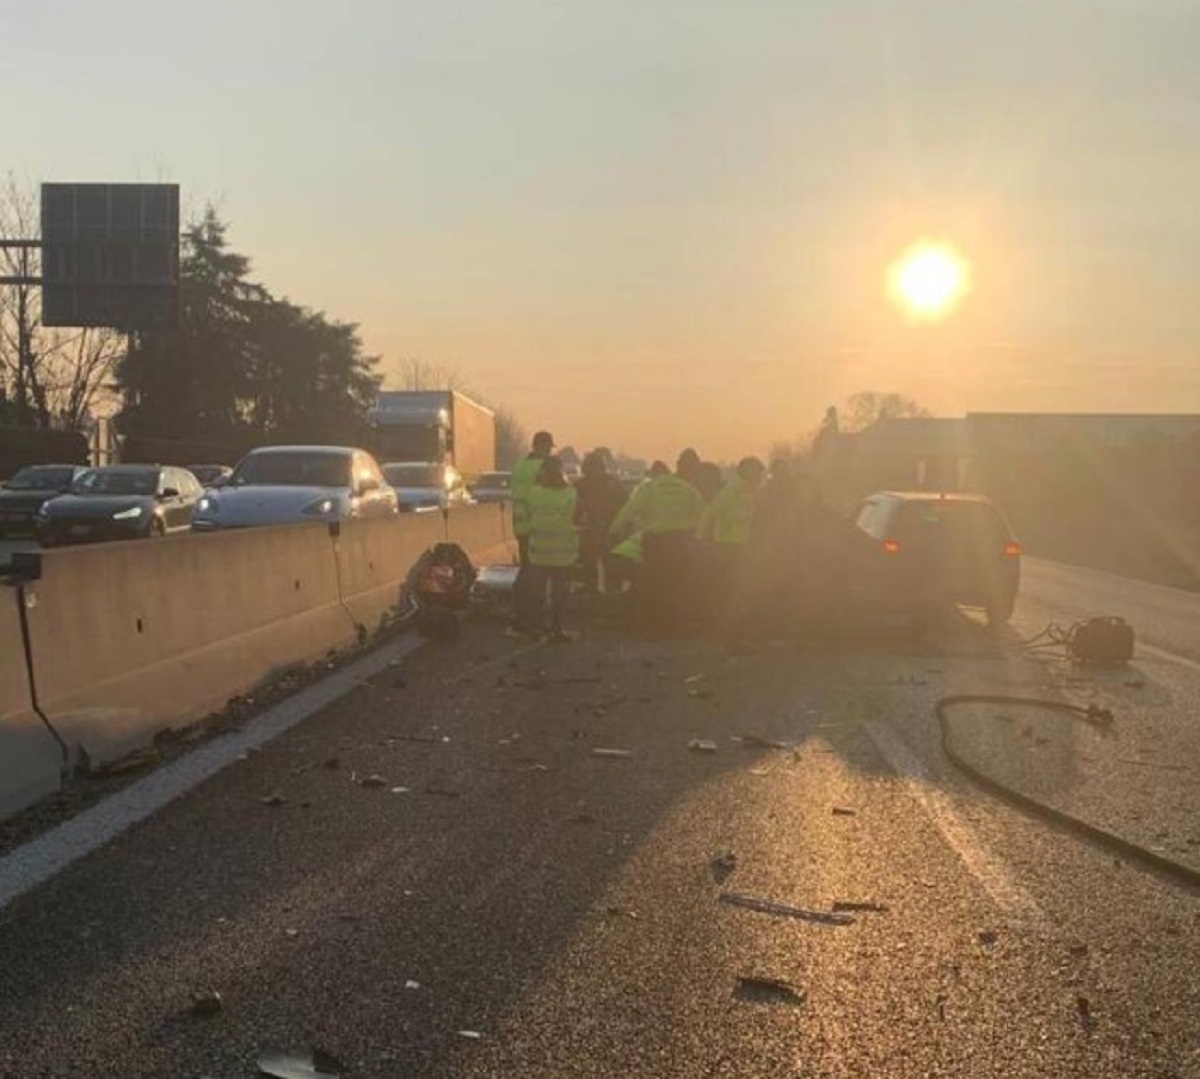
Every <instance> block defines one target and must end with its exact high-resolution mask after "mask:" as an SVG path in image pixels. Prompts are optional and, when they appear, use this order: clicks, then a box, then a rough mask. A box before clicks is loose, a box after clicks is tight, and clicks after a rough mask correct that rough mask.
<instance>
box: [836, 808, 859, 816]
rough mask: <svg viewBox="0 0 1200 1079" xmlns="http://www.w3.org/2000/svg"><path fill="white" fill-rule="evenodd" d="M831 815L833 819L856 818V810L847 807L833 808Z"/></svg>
mask: <svg viewBox="0 0 1200 1079" xmlns="http://www.w3.org/2000/svg"><path fill="white" fill-rule="evenodd" d="M833 815H834V816H835V817H857V816H858V810H857V809H851V808H850V807H849V806H834V807H833Z"/></svg>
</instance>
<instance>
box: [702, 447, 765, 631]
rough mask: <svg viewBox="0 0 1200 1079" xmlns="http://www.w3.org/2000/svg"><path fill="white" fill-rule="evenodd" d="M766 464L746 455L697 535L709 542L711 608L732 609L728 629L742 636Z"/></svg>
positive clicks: (706, 513)
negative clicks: (748, 555)
mask: <svg viewBox="0 0 1200 1079" xmlns="http://www.w3.org/2000/svg"><path fill="white" fill-rule="evenodd" d="M766 474H767V469H766V466H765V465H764V464H763V463H762V461H760V460H759V459H758V458H757V457H746V458H743V460H742V461H741V462H740V463H739V464H738V467H737V474H736V475H735V476H734V477H733V479H731V480H730V481H729V482H728V483H727V484H725V486H724V487H722V488H721V493H720V494H718V495H717V497H716V498H714V499H713V500H712V501H711V502H710V503H709V504H708V505H707V506H706V507H705V508H704V513H703V514H702V516H701V518H700V523H699V527H698V528H697V530H696V531H697V535H698V536H699V537H700V540H701V542H702V543H704V544H705V545H706V547H705V550H706V561H707V565H708V566H709V568H710V570H711V574H712V577H711V588H710V591H709V592H708V594H709V596H710V597H711V600H712V602H713V607H712V608H710V610H711V611H712V612H713V613H715V612H718V611H726V612H729V625H728V631H729V632H730V633H731V634H732V635H733V636H734V637H735V638H740V636H741V633H742V631H743V628H744V625H745V618H746V613H747V612H746V610H745V607H746V588H745V579H744V578H745V573H746V568H747V567H746V565H745V557H744V556H745V551H746V545H747V544H748V543H749V541H750V525H751V522H752V521H753V520H754V509H755V499H756V496H757V493H758V490H759V488H760V487H762V484H763V480H764V478H765V477H766Z"/></svg>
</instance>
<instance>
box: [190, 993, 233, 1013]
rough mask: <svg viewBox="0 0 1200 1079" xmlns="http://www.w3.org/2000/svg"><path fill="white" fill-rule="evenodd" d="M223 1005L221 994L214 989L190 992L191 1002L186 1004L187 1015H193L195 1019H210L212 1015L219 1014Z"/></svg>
mask: <svg viewBox="0 0 1200 1079" xmlns="http://www.w3.org/2000/svg"><path fill="white" fill-rule="evenodd" d="M224 1007H225V1004H224V1001H222V1000H221V994H220V993H218V992H217V991H216V990H215V989H209V990H206V991H205V992H203V993H193V994H192V1002H191V1004H189V1005H188V1015H191V1016H194V1017H195V1018H197V1019H211V1018H212V1017H213V1016H214V1015H217V1014H219V1013H220V1011H221V1009H222V1008H224Z"/></svg>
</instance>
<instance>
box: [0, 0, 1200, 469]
mask: <svg viewBox="0 0 1200 1079" xmlns="http://www.w3.org/2000/svg"><path fill="white" fill-rule="evenodd" d="M186 10H187V9H185V8H184V7H183V5H181V4H179V3H177V2H170V0H166V2H164V0H104V2H103V3H98V2H96V0H70V2H67V0H38V2H36V3H31V2H29V0H20V2H19V3H18V2H15V0H0V42H2V43H3V52H2V54H0V100H3V101H5V102H8V103H9V104H10V106H11V105H12V104H14V103H16V102H22V103H23V107H21V108H11V107H10V108H8V109H6V110H5V120H4V135H3V153H2V154H0V168H3V167H4V166H9V167H11V168H12V169H13V170H14V171H15V172H16V173H17V174H18V176H19V177H22V178H28V179H29V180H30V181H40V180H59V181H83V180H114V181H116V180H142V181H153V180H171V181H175V182H178V183H180V184H181V185H182V186H183V189H184V202H185V210H189V209H190V210H192V211H195V210H198V209H199V208H200V207H202V205H203V204H204V202H205V201H207V200H213V201H215V202H216V203H217V204H218V205H219V207H220V209H221V212H222V214H223V215H224V216H225V218H226V219H227V220H228V221H229V222H230V225H231V239H232V242H233V245H234V246H235V247H236V248H237V249H239V250H241V251H242V252H244V253H245V254H247V255H249V256H250V257H251V258H252V259H253V260H254V265H255V270H256V273H257V274H258V276H259V277H260V278H261V279H262V280H263V281H264V282H265V283H266V284H268V285H269V286H270V287H271V288H273V289H274V290H275V291H276V292H277V293H281V294H285V295H288V296H289V297H290V298H292V299H293V300H296V301H298V302H303V303H306V304H309V305H312V306H314V307H319V308H322V309H324V310H326V311H327V312H328V313H329V314H331V315H334V316H336V317H339V318H343V319H347V320H351V321H357V322H359V323H360V324H361V326H362V330H363V335H364V338H365V340H366V342H367V344H368V346H369V348H370V349H371V350H373V351H376V352H380V353H382V354H383V355H384V356H385V358H386V360H387V361H390V362H395V361H398V360H400V359H402V358H404V357H419V358H422V359H425V360H429V361H432V362H440V363H444V364H449V365H453V366H456V367H458V368H460V369H461V371H462V372H463V373H464V374H465V375H466V376H467V377H468V378H469V380H470V381H471V382H472V383H474V384H475V385H477V386H478V387H479V388H480V390H481V392H483V393H485V394H486V395H488V396H489V397H491V398H492V399H494V400H496V401H499V402H501V403H504V404H506V405H508V406H509V407H511V408H513V409H515V410H516V411H517V412H518V413H519V415H520V416H521V418H522V419H523V420H524V421H525V422H526V424H527V425H529V426H530V427H539V426H549V427H551V428H552V429H553V430H554V432H555V434H556V435H557V436H558V439H559V441H560V443H566V442H573V443H575V444H576V445H579V446H590V445H595V444H598V443H606V444H609V445H612V446H614V447H625V448H627V449H630V450H634V451H639V452H642V453H646V454H655V455H663V454H667V453H671V452H674V451H675V450H676V449H677V448H678V447H679V446H680V445H682V444H694V445H697V446H698V447H699V448H700V450H701V451H702V452H703V453H706V454H710V455H712V456H715V457H731V456H734V455H736V454H738V453H740V452H743V451H749V450H754V451H761V450H763V449H765V447H766V445H767V444H768V443H769V442H771V441H772V440H774V439H776V438H781V437H788V436H791V435H794V434H796V433H798V432H800V431H801V430H803V429H806V428H809V427H811V426H812V425H814V424H815V423H816V421H817V420H818V419H819V417H820V415H821V413H822V411H823V409H824V407H825V406H826V405H827V404H830V403H832V402H835V401H837V400H839V399H841V398H844V397H845V396H847V395H849V394H851V393H853V392H855V391H856V390H860V389H878V390H895V391H899V392H902V393H907V394H910V395H912V396H914V397H917V398H919V399H920V400H921V401H922V402H924V403H925V404H926V405H927V406H929V407H930V408H932V409H934V410H935V411H938V412H944V413H958V412H962V411H963V410H965V409H1047V410H1051V409H1053V410H1136V411H1142V410H1145V411H1155V410H1169V411H1186V410H1200V362H1198V360H1200V303H1198V302H1197V297H1198V296H1200V63H1197V61H1196V57H1197V55H1200V3H1193V2H1189V0H1003V2H1000V3H995V2H993V3H984V2H982V0H938V2H933V0H874V2H870V0H803V2H801V0H774V2H768V0H738V2H736V3H735V2H732V0H654V2H652V3H650V2H647V0H637V2H634V0H605V2H603V3H598V2H587V0H473V2H468V0H419V2H418V0H349V2H344V3H341V4H338V3H331V2H329V0H322V2H319V3H318V2H316V0H288V2H287V3H286V4H285V3H282V2H279V0H272V2H270V3H268V2H267V0H206V2H205V3H203V4H195V5H192V6H191V8H190V13H185V11H186ZM922 238H930V239H937V240H943V241H947V242H949V243H952V244H953V245H954V246H955V248H956V249H957V250H958V251H959V253H960V254H961V255H962V256H964V257H965V258H966V259H967V260H969V262H970V263H971V281H972V288H971V292H970V294H969V296H968V297H967V299H966V301H965V302H964V303H963V304H962V305H961V306H960V307H959V308H958V310H957V311H956V312H955V313H954V314H953V315H952V316H951V317H948V318H945V319H943V320H941V321H938V322H935V323H928V322H926V323H914V322H912V321H911V320H909V319H907V318H905V316H904V314H903V313H902V312H901V311H900V310H899V309H898V308H897V307H896V306H895V305H894V304H893V303H892V302H890V301H889V300H888V298H887V270H888V266H889V263H890V262H891V261H892V259H893V258H894V257H895V255H896V254H898V253H899V252H900V251H902V250H903V249H905V248H907V247H909V246H911V245H912V244H913V243H914V242H916V241H919V240H921V239H922ZM385 370H386V364H385Z"/></svg>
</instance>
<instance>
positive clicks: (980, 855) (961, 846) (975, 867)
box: [863, 723, 1046, 925]
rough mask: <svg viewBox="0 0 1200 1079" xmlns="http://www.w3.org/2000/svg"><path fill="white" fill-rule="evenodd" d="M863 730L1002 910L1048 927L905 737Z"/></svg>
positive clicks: (870, 726)
mask: <svg viewBox="0 0 1200 1079" xmlns="http://www.w3.org/2000/svg"><path fill="white" fill-rule="evenodd" d="M863 729H864V730H865V731H866V732H867V734H868V735H869V736H870V738H871V741H873V742H874V743H875V746H876V748H877V749H878V750H879V752H880V753H882V754H883V757H884V759H885V760H886V761H887V762H888V764H889V765H891V767H892V769H893V771H895V773H896V774H897V775H898V776H899V777H900V778H901V780H903V782H904V785H905V786H906V787H907V788H908V792H909V794H911V795H912V797H913V798H914V799H915V800H916V801H917V802H918V803H919V804H920V805H921V807H922V808H923V809H924V810H925V812H926V813H927V814H929V819H930V820H931V821H933V823H934V825H935V827H936V828H937V829H938V831H939V832H941V833H942V837H943V838H944V839H945V840H946V842H947V843H949V844H950V847H951V849H952V850H953V851H954V852H955V854H957V855H958V856H959V858H961V859H962V862H963V865H965V866H966V867H967V869H968V870H969V871H970V872H971V874H972V875H973V876H974V877H975V879H976V880H977V881H979V883H980V885H981V886H982V887H983V890H984V891H985V892H987V894H988V895H989V896H990V897H991V899H992V901H993V902H994V903H995V904H996V906H998V907H999V908H1000V909H1001V911H1003V912H1004V914H1005V915H1007V916H1008V917H1010V918H1013V919H1014V920H1016V921H1019V922H1024V923H1026V924H1031V925H1032V924H1035V923H1046V915H1045V913H1044V912H1043V910H1042V908H1041V907H1039V906H1038V904H1037V901H1036V900H1035V899H1034V898H1033V897H1032V896H1031V895H1030V894H1029V893H1028V892H1026V891H1025V889H1024V888H1022V887H1021V886H1020V885H1019V884H1017V882H1016V881H1015V880H1014V879H1013V874H1012V870H1011V869H1009V867H1008V866H1007V865H1005V863H1004V862H1003V861H1002V860H1001V859H999V858H997V857H996V856H995V855H994V854H992V853H990V852H989V851H988V850H987V849H986V848H985V847H984V846H983V844H982V843H981V842H980V841H979V839H978V838H977V837H976V835H975V833H974V832H973V831H972V830H971V828H970V826H969V825H968V824H967V823H966V821H964V820H963V819H962V817H961V816H960V815H959V813H958V811H957V809H955V807H954V803H953V801H952V800H951V799H950V797H949V796H948V795H946V794H945V793H944V792H943V791H942V790H940V789H939V788H938V786H937V785H936V784H935V783H934V782H933V781H932V780H931V779H930V777H929V773H928V771H926V769H925V766H924V765H923V764H922V763H921V762H920V760H918V759H917V756H916V754H914V753H913V751H912V750H911V749H909V747H908V746H907V745H906V744H905V743H904V741H903V740H902V739H901V738H900V736H899V735H898V734H896V732H895V731H894V730H892V729H891V728H890V727H888V726H885V725H884V724H882V723H865V724H863Z"/></svg>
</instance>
